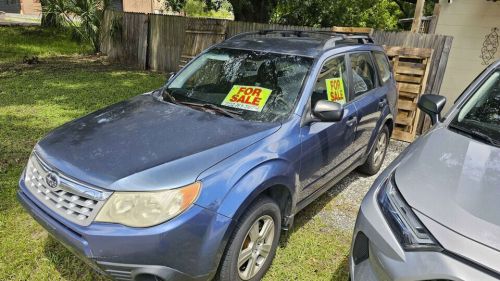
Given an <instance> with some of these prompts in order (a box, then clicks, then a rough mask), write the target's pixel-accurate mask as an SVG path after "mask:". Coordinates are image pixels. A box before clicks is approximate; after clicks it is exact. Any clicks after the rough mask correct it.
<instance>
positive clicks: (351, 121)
mask: <svg viewBox="0 0 500 281" xmlns="http://www.w3.org/2000/svg"><path fill="white" fill-rule="evenodd" d="M357 121H358V119H357V118H356V116H352V117H349V119H347V121H346V122H345V124H346V125H347V126H348V127H352V126H353V125H354V124H356V122H357Z"/></svg>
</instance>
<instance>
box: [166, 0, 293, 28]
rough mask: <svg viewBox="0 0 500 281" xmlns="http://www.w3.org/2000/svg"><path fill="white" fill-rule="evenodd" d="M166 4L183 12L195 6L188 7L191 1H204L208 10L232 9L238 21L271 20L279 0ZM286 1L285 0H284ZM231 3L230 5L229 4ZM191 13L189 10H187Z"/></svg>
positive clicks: (172, 1) (171, 1)
mask: <svg viewBox="0 0 500 281" xmlns="http://www.w3.org/2000/svg"><path fill="white" fill-rule="evenodd" d="M164 1H165V4H166V6H169V7H170V8H171V9H172V10H173V11H176V12H181V11H186V8H187V9H193V7H187V5H188V4H189V3H193V4H196V3H197V2H198V3H200V2H204V3H205V4H204V5H201V7H202V8H203V9H204V10H205V11H206V12H208V11H215V12H217V11H219V10H222V9H224V8H225V7H227V8H226V9H227V11H232V12H233V15H234V19H235V20H237V21H250V22H261V23H267V22H269V20H270V18H271V16H272V12H273V11H274V8H275V7H276V5H277V3H278V1H279V0H201V1H200V0H164ZM283 1H284V0H283ZM229 4H230V5H229ZM186 13H187V14H188V15H189V12H187V11H186Z"/></svg>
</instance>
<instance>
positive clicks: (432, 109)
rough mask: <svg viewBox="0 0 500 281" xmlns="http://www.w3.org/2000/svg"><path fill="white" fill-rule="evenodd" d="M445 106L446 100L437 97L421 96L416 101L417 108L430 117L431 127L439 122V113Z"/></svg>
mask: <svg viewBox="0 0 500 281" xmlns="http://www.w3.org/2000/svg"><path fill="white" fill-rule="evenodd" d="M445 104H446V98H445V97H443V96H438V95H431V94H429V95H423V96H421V97H420V100H419V101H418V108H420V110H422V111H423V112H425V113H427V114H428V115H429V116H430V117H431V122H432V125H434V124H436V123H437V122H439V120H441V111H442V110H443V108H444V105H445Z"/></svg>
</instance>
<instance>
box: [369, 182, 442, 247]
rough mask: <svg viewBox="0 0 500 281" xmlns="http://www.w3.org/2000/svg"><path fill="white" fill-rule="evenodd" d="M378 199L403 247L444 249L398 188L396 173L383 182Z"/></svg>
mask: <svg viewBox="0 0 500 281" xmlns="http://www.w3.org/2000/svg"><path fill="white" fill-rule="evenodd" d="M377 201H378V204H379V206H380V209H381V210H382V213H383V214H384V216H385V218H386V220H387V223H388V224H389V226H390V227H391V229H392V232H393V233H394V235H395V236H396V238H397V239H398V240H399V242H400V243H401V246H403V249H405V250H406V251H442V250H443V249H442V248H441V247H440V246H439V244H438V243H437V242H436V239H434V237H433V236H432V234H431V233H430V232H429V230H427V228H425V226H424V225H423V224H422V222H421V221H420V220H419V219H418V217H417V216H416V215H415V213H413V210H412V209H411V207H410V206H409V205H408V204H407V203H406V201H405V200H404V198H403V196H402V195H401V194H400V193H399V191H398V190H397V188H396V184H395V183H394V175H392V176H391V177H389V178H388V179H387V180H386V182H385V183H384V184H383V186H382V188H381V189H380V191H379V193H378V196H377Z"/></svg>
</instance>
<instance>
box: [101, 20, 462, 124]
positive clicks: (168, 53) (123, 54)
mask: <svg viewBox="0 0 500 281" xmlns="http://www.w3.org/2000/svg"><path fill="white" fill-rule="evenodd" d="M263 29H282V30H304V31H307V30H322V31H327V30H332V29H331V28H319V29H318V28H312V27H304V26H287V25H279V24H263V23H250V22H237V21H228V20H218V19H202V18H186V17H182V16H172V15H152V14H138V13H123V12H118V11H111V10H108V11H106V12H105V16H104V23H103V38H102V40H101V42H102V43H101V50H102V52H103V53H104V54H107V55H108V56H109V58H110V59H111V60H116V61H120V62H123V63H127V64H129V65H134V66H136V67H138V68H140V69H151V70H154V71H164V72H170V71H177V70H178V69H179V67H180V66H182V65H184V64H185V63H186V62H187V61H189V60H190V59H191V58H192V57H193V56H195V55H196V54H198V53H199V52H200V51H201V50H202V49H204V48H206V47H209V46H210V45H211V44H215V43H217V42H220V41H222V40H224V39H225V38H229V37H232V36H234V35H236V34H238V33H242V32H248V31H256V30H263ZM196 34H197V35H196ZM195 35H196V36H195ZM372 37H373V39H374V41H375V43H377V44H379V45H385V46H400V47H412V48H428V49H432V50H434V51H433V57H432V59H431V60H430V61H431V65H430V72H429V75H428V80H427V83H426V84H425V85H426V88H425V91H424V93H425V94H439V90H440V88H441V83H442V81H443V77H444V72H445V70H446V64H447V62H448V56H449V54H450V50H451V44H452V41H453V37H451V36H445V35H436V34H421V33H410V32H388V31H382V30H375V31H374V32H373V33H372ZM420 119H421V120H420V121H419V125H418V131H419V132H420V131H422V130H423V129H425V128H427V127H428V126H429V125H428V123H426V122H424V120H423V117H421V118H420Z"/></svg>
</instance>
